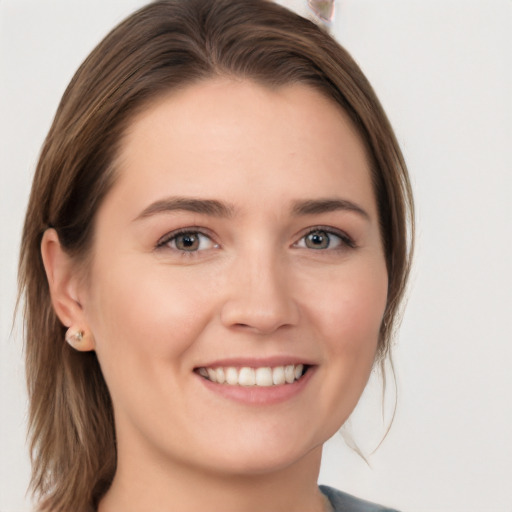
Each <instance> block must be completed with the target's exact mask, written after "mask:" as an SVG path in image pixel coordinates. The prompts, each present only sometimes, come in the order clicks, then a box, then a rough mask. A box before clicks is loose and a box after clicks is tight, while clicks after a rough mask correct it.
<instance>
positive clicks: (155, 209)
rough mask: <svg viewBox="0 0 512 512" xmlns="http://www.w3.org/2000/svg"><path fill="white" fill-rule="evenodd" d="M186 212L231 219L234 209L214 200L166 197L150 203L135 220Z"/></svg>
mask: <svg viewBox="0 0 512 512" xmlns="http://www.w3.org/2000/svg"><path fill="white" fill-rule="evenodd" d="M172 211H186V212H192V213H200V214H203V215H209V216H213V217H231V216H232V215H233V211H234V208H233V207H232V206H231V205H228V204H226V203H222V202H220V201H216V200H215V199H195V198H190V197H168V198H166V199H161V200H159V201H155V202H154V203H151V204H150V205H149V206H148V207H147V208H145V209H144V210H143V211H142V212H141V213H140V214H139V215H138V216H137V217H136V218H135V220H139V219H144V218H147V217H151V216H152V215H156V214H159V213H166V212H172Z"/></svg>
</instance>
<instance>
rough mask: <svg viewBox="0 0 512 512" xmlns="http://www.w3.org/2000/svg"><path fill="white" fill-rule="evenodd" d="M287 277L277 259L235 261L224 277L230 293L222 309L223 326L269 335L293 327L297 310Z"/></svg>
mask: <svg viewBox="0 0 512 512" xmlns="http://www.w3.org/2000/svg"><path fill="white" fill-rule="evenodd" d="M288 274H289V273H288V271H287V269H286V264H285V263H284V262H281V264H279V262H277V261H276V258H271V257H266V258H265V257H260V258H256V257H253V258H250V259H248V258H246V259H241V260H240V261H238V263H237V264H236V265H235V266H234V268H231V272H230V273H229V276H228V277H227V279H228V281H229V284H228V286H227V288H228V290H229V291H228V293H227V296H226V297H225V300H224V302H223V305H222V309H221V321H222V323H223V325H224V326H225V327H228V328H239V329H245V330H247V331H250V332H253V333H256V334H272V333H274V332H275V331H277V330H278V329H280V328H283V327H286V326H293V325H296V324H297V323H298V320H299V308H298V304H297V302H296V300H295V299H294V297H293V291H292V286H291V285H292V283H291V278H290V276H289V275H288Z"/></svg>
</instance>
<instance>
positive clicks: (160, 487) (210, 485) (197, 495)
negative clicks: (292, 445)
mask: <svg viewBox="0 0 512 512" xmlns="http://www.w3.org/2000/svg"><path fill="white" fill-rule="evenodd" d="M134 456H135V457H134ZM320 459H321V447H318V448H316V449H314V450H313V451H311V452H310V453H308V454H306V455H305V456H304V457H302V459H300V460H298V461H295V462H294V463H293V464H291V465H289V466H287V467H284V468H280V469H277V470H274V471H269V472H268V473H267V472H265V473H264V472H260V473H259V474H229V473H219V472H216V471H210V470H204V469H203V470H199V469H198V468H193V467H189V466H187V465H186V464H178V463H176V462H172V461H171V462H169V461H162V460H160V461H152V462H149V461H147V462H146V463H145V460H144V457H137V456H136V454H134V453H132V454H131V455H127V456H124V457H123V456H120V457H119V460H118V469H117V472H116V475H115V478H114V481H113V483H112V486H111V488H110V489H109V491H108V492H107V494H106V495H105V497H104V498H103V499H102V501H101V503H100V505H99V508H98V512H117V511H119V510H123V512H135V511H140V510H151V511H152V512H172V511H176V510H179V511H180V512H197V510H210V511H212V512H216V511H217V510H219V511H222V512H257V511H258V512H259V511H261V510H272V511H273V512H304V511H306V510H307V511H311V512H322V511H324V510H325V499H324V497H323V495H322V494H321V492H320V491H319V489H318V486H317V478H318V473H319V469H320ZM216 507H218V508H216Z"/></svg>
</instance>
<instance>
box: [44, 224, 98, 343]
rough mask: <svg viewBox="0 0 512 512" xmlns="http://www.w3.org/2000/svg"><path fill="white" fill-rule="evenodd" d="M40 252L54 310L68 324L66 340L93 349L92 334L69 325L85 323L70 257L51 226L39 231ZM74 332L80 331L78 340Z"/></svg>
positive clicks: (76, 279) (74, 270) (76, 278)
mask: <svg viewBox="0 0 512 512" xmlns="http://www.w3.org/2000/svg"><path fill="white" fill-rule="evenodd" d="M41 256H42V259H43V264H44V268H45V271H46V277H47V279H48V286H49V288H50V295H51V298H52V304H53V308H54V310H55V313H56V314H57V316H58V317H59V320H60V321H61V322H62V323H63V324H64V325H65V326H66V327H70V328H71V329H69V331H68V333H67V334H66V341H68V343H70V344H71V345H72V346H73V347H74V348H76V349H77V350H93V349H94V346H93V345H94V343H93V341H92V335H91V334H88V335H87V336H86V335H85V332H86V330H85V329H83V328H82V327H80V328H76V327H73V326H77V325H79V326H83V325H86V323H85V318H84V311H83V308H82V305H81V303H80V300H79V293H78V292H79V279H78V275H77V272H76V268H75V266H74V265H73V261H72V259H71V257H70V256H69V255H68V254H67V253H66V252H65V251H64V249H63V248H62V246H61V244H60V241H59V235H58V234H57V231H56V230H55V229H53V228H49V229H47V230H46V231H45V232H44V234H43V239H42V241H41ZM71 331H73V332H71ZM77 333H81V335H80V336H78V338H80V339H79V340H77V336H76V335H77ZM73 340H74V341H75V342H74V343H72V341H73Z"/></svg>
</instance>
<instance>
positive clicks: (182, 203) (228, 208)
mask: <svg viewBox="0 0 512 512" xmlns="http://www.w3.org/2000/svg"><path fill="white" fill-rule="evenodd" d="M340 210H341V211H350V212H354V213H357V214H358V215H360V216H361V217H364V218H365V219H367V220H368V219H369V218H370V216H369V215H368V213H367V212H366V211H365V210H363V208H361V207H360V206H358V205H357V204H355V203H353V202H352V201H349V200H347V199H338V198H327V199H307V200H298V201H294V202H293V204H292V210H291V211H292V215H294V216H297V217H299V216H305V215H319V214H321V213H329V212H335V211H340ZM172 211H187V212H192V213H199V214H202V215H208V216H212V217H222V218H228V217H232V216H233V214H234V211H235V208H234V206H232V205H229V204H227V203H223V202H221V201H217V200H215V199H196V198H191V197H168V198H165V199H160V200H158V201H155V202H154V203H151V204H150V205H149V206H148V207H147V208H145V209H144V210H143V211H142V212H141V213H140V214H139V215H138V216H137V217H136V218H135V220H139V219H145V218H147V217H151V216H153V215H157V214H160V213H167V212H172Z"/></svg>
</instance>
